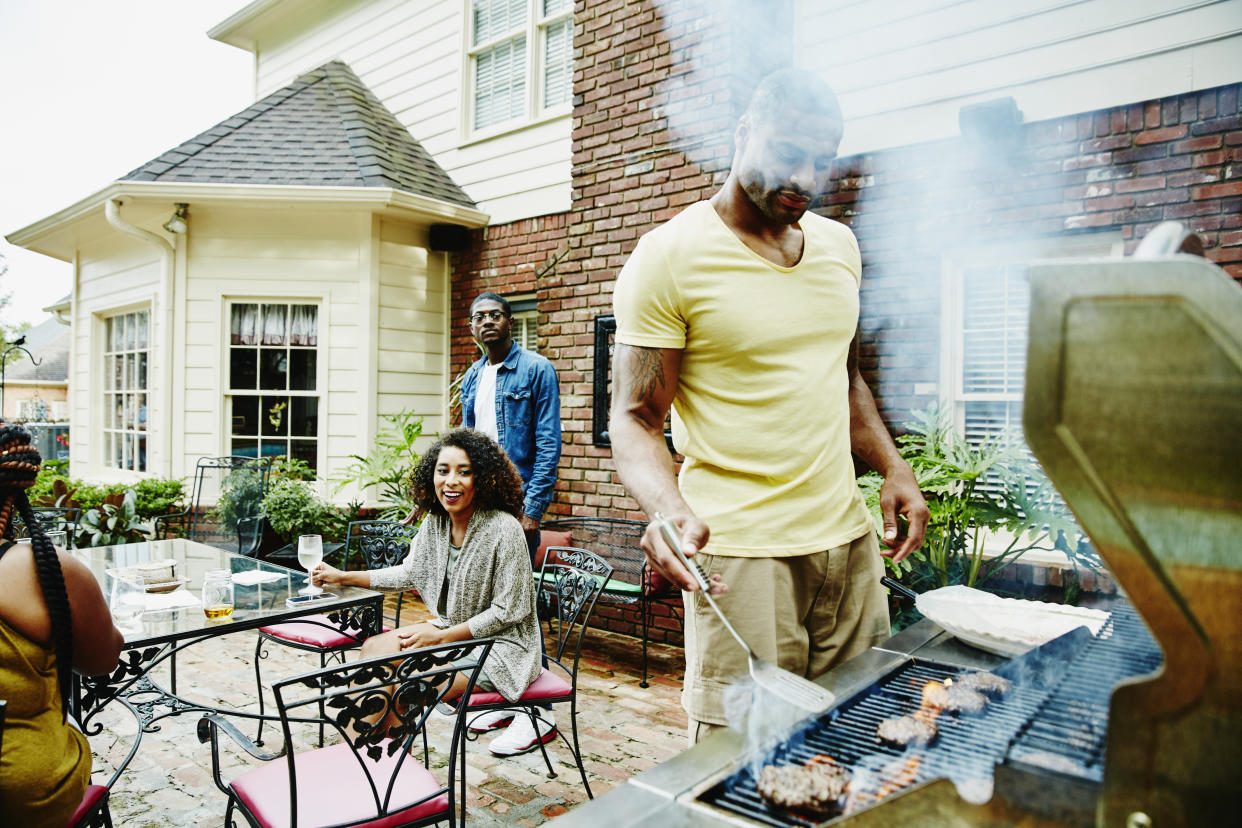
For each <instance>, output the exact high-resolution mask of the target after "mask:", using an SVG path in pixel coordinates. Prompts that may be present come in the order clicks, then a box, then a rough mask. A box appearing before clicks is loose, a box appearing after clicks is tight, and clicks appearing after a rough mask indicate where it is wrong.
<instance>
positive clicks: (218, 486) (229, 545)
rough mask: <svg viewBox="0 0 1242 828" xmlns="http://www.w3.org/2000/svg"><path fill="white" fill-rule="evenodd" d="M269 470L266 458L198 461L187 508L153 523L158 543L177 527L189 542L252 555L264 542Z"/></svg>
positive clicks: (269, 459) (225, 458) (240, 457)
mask: <svg viewBox="0 0 1242 828" xmlns="http://www.w3.org/2000/svg"><path fill="white" fill-rule="evenodd" d="M271 469H272V458H270V457H244V456H239V455H230V456H226V457H200V458H199V459H198V463H197V464H195V467H194V478H193V480H192V481H191V483H190V491H189V492H188V495H189V506H188V508H187V509H186V510H185V511H184V512H179V513H177V514H173V515H161V516H159V517H158V518H156V521H155V524H156V533H157V537H168V536H169V531H170V530H171V529H172V527H174V526H178V527H180V532H181V534H182V536H183V537H185V538H188V539H189V540H193V541H198V542H200V543H205V544H208V545H210V546H215V547H218V548H221V549H228V550H229V551H230V552H237V553H239V554H242V555H253V554H254V553H255V552H257V551H258V548H259V542H260V541H261V540H262V539H263V495H264V493H265V492H266V491H267V483H268V477H269V476H270V474H271ZM213 504H214V507H213Z"/></svg>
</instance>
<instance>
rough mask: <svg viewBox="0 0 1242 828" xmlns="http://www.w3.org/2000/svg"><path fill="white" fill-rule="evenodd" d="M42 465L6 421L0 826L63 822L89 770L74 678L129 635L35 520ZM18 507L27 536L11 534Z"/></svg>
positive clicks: (0, 479)
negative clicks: (72, 717)
mask: <svg viewBox="0 0 1242 828" xmlns="http://www.w3.org/2000/svg"><path fill="white" fill-rule="evenodd" d="M41 462H42V460H41V458H40V457H39V452H38V451H36V450H35V448H34V447H33V446H32V445H31V444H30V432H28V431H26V429H24V428H22V427H21V426H16V425H9V426H4V427H3V428H0V538H3V540H0V584H3V585H4V586H3V588H0V699H4V700H5V701H6V702H7V705H6V708H5V722H4V750H3V752H0V825H13V826H17V825H21V826H27V827H28V828H31V827H37V826H55V828H62V826H64V825H65V823H67V822H68V821H69V817H70V816H72V815H73V812H74V811H75V810H77V807H78V805H79V804H80V803H81V802H82V795H83V793H85V791H86V786H87V784H88V783H89V782H90V777H91V748H90V745H89V744H87V742H86V737H85V736H83V735H82V733H81V731H79V730H78V729H77V728H75V727H73V725H71V724H70V723H69V722H68V720H67V714H68V710H69V679H70V676H71V674H72V671H73V670H78V671H79V672H82V673H86V674H89V675H98V674H101V673H108V672H111V671H112V670H114V669H116V665H117V661H118V660H119V659H120V656H121V646H122V645H123V644H124V639H123V638H122V636H121V632H120V631H119V630H118V629H117V628H116V627H115V626H114V625H113V624H112V616H111V615H110V614H109V612H108V605H107V603H106V602H105V601H104V597H103V592H102V591H101V590H100V589H99V583H98V582H97V581H96V580H95V576H94V575H92V574H91V571H90V570H89V569H87V568H86V565H85V564H83V563H81V562H80V561H78V560H77V559H76V558H74V557H73V556H72V555H71V554H69V553H68V552H58V551H57V550H56V548H55V547H54V546H52V542H51V540H49V539H48V536H47V535H46V534H45V533H44V531H43V528H42V527H41V526H40V525H39V521H38V520H36V519H35V516H34V512H33V511H32V510H31V508H30V501H29V500H28V499H27V498H26V490H27V489H29V488H30V487H31V486H33V485H34V482H35V477H36V476H37V475H38V473H39V464H40V463H41ZM14 514H18V515H21V518H22V521H23V522H24V523H25V524H26V529H27V532H28V533H29V534H30V542H29V543H16V542H15V541H14V540H13V539H12V538H13V530H14V521H13V516H14Z"/></svg>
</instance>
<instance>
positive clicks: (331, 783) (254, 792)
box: [230, 739, 449, 828]
mask: <svg viewBox="0 0 1242 828" xmlns="http://www.w3.org/2000/svg"><path fill="white" fill-rule="evenodd" d="M388 742H389V740H388V739H385V740H384V741H382V742H380V747H381V748H383V749H384V753H383V754H382V755H381V758H380V760H379V761H378V762H372V761H371V760H370V759H368V758H367V756H366V754H365V753H363V754H361V758H362V764H363V765H365V766H366V769H367V775H369V776H370V777H371V779H372V780H373V781H374V783H375V787H376V789H377V790H378V791H379V795H380V797H381V799H382V798H383V796H384V792H385V790H387V788H388V781H389V779H391V777H392V773H393V767H394V766H395V765H396V763H397V760H398V759H400V758H401V751H397V752H396V753H394V754H393V755H392V756H389V755H388V752H387V746H388ZM294 764H295V765H296V766H297V780H298V825H300V826H301V825H305V826H314V825H340V824H348V825H353V824H355V823H357V824H358V825H365V826H367V828H389V826H396V825H404V824H405V823H407V822H412V821H413V820H416V819H421V818H422V817H425V816H429V815H431V814H439V813H447V812H448V805H449V801H448V794H447V793H445V794H441V795H440V796H437V797H435V798H434V799H431V800H428V801H427V802H424V803H423V804H421V805H415V806H414V807H408V808H404V809H401V810H398V811H397V812H396V813H390V814H389V815H388V816H385V817H378V816H376V809H375V800H374V799H373V798H372V794H371V786H370V785H369V784H368V783H367V779H366V777H365V776H363V772H362V767H360V766H359V763H358V759H357V758H356V757H355V754H354V752H353V751H352V750H351V749H350V747H349V745H346V744H336V745H331V746H329V747H325V748H320V749H318V750H311V751H307V752H305V753H299V754H298V755H297V756H296V757H295V759H294ZM230 787H231V788H232V789H233V791H234V792H235V793H236V794H237V797H238V799H240V800H241V801H242V802H243V803H244V804H245V806H246V808H247V809H248V810H249V811H250V813H251V814H253V815H254V817H255V819H257V820H258V821H259V824H260V825H262V826H264V828H278V826H280V827H281V828H283V826H286V825H288V824H289V821H290V820H289V761H288V759H287V758H286V757H281V758H280V759H276V760H273V761H271V762H268V763H266V764H264V765H263V766H262V767H260V768H255V769H254V770H252V771H247V772H246V773H243V774H242V775H241V776H239V777H237V778H236V779H234V780H233V782H232V783H231V784H230ZM440 787H441V785H440V783H439V782H437V781H436V778H435V777H434V776H432V774H431V772H430V771H428V770H427V769H426V768H425V767H423V765H422V763H421V762H420V761H419V760H418V759H417V758H416V757H414V756H406V757H405V761H404V762H403V763H402V764H401V770H399V771H397V781H396V783H395V784H394V786H393V792H392V799H391V800H390V801H391V802H393V803H394V804H395V805H396V806H397V807H400V805H401V804H402V803H409V802H415V801H417V800H419V799H421V798H422V797H424V796H428V795H430V794H432V793H434V792H435V791H437V790H439V788H440ZM368 817H370V818H372V819H371V821H369V822H365V821H363V820H366V819H367V818H368Z"/></svg>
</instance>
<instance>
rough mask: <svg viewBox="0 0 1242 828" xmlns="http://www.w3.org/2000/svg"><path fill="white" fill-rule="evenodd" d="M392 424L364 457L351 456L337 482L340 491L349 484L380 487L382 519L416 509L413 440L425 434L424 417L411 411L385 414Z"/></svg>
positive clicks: (377, 438)
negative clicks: (412, 494) (412, 496)
mask: <svg viewBox="0 0 1242 828" xmlns="http://www.w3.org/2000/svg"><path fill="white" fill-rule="evenodd" d="M383 418H384V419H385V420H387V421H388V422H389V423H390V424H391V426H390V427H389V428H388V429H387V430H385V431H384V432H382V433H380V434H378V435H376V437H375V446H374V448H372V449H371V453H370V454H368V455H366V456H365V457H364V456H362V455H359V454H353V455H350V457H351V459H352V460H353V462H352V463H350V464H349V465H348V466H346V467H345V469H344V479H343V480H341V481H340V482H339V483H338V484H337V491H340V490H341V489H343V488H344V487H345V486H348V485H349V484H350V483H357V484H358V486H359V488H364V489H365V488H367V487H369V486H375V487H377V488H378V489H379V503H380V507H379V513H378V517H379V518H380V519H381V520H401V519H402V518H404V517H405V516H406V515H408V514H409V513H410V511H411V510H412V509H413V508H414V501H413V500H411V499H410V475H411V474H412V473H413V472H414V467H415V466H417V465H418V452H417V451H415V450H414V443H415V441H417V440H418V438H419V437H421V436H422V433H423V418H422V417H420V416H417V415H415V414H414V413H413V412H411V411H399V412H397V413H396V414H385V415H384V417H383Z"/></svg>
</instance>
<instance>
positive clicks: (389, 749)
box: [198, 639, 493, 828]
mask: <svg viewBox="0 0 1242 828" xmlns="http://www.w3.org/2000/svg"><path fill="white" fill-rule="evenodd" d="M492 643H493V641H492V639H475V640H470V641H459V642H455V643H453V644H444V645H438V646H435V647H426V648H422V649H417V650H409V651H406V653H405V654H404V655H402V656H399V657H396V658H394V657H393V656H391V655H385V656H379V657H377V658H372V659H368V660H366V661H353V662H350V663H348V664H344V665H334V666H332V667H328V668H324V669H320V670H316V671H314V672H311V673H306V674H303V675H300V676H296V677H294V678H290V679H286V680H284V681H279V682H277V683H276V684H275V685H274V686H273V691H274V693H275V696H276V709H277V711H278V713H279V716H280V728H281V731H282V733H283V735H284V745H283V746H282V747H281V749H280V750H277V751H274V752H270V753H264V752H262V751H261V749H260V748H259V746H258V745H255V744H254V743H253V742H251V741H250V740H249V739H247V738H246V737H245V736H244V735H242V734H241V732H240V731H238V730H237V728H236V727H234V726H233V725H232V723H230V722H229V721H228V720H227V719H226V718H224V717H222V716H219V715H217V714H211V715H208V716H204V717H203V718H202V719H201V720H200V721H199V726H198V737H199V741H201V742H210V743H211V765H212V776H213V778H214V780H215V783H216V786H217V787H218V788H219V789H220V790H221V791H223V792H224V793H225V794H226V795H227V796H228V800H229V801H228V807H227V810H226V812H225V818H224V821H225V824H226V825H228V824H232V823H231V819H232V815H233V811H234V809H237V810H239V811H240V812H241V814H242V816H243V817H245V819H246V820H247V821H248V822H249V823H250V824H251V825H274V824H278V825H288V826H289V828H297V826H298V825H299V824H301V825H305V824H308V823H309V824H313V825H333V826H372V825H397V824H400V825H428V824H431V823H434V822H441V821H445V820H447V821H448V822H449V824H450V825H456V824H459V823H458V818H459V817H458V812H457V811H458V808H460V809H461V814H460V819H461V822H463V823H464V821H465V802H466V774H465V767H466V766H465V753H464V751H463V750H462V741H463V733H464V730H465V711H464V709H463V710H459V711H458V713H457V716H456V718H455V719H454V724H453V734H452V738H451V740H450V745H449V756H448V763H447V766H446V769H445V771H444V773H445V774H446V776H447V781H446V782H441V781H440V779H438V778H437V777H436V775H435V774H434V773H433V772H432V771H431V770H430V769H429V768H428V767H427V765H426V764H424V762H423V761H422V760H421V759H420V756H419V753H418V752H416V751H415V750H414V746H415V741H416V740H417V739H419V738H421V736H422V733H423V730H424V728H425V727H426V724H427V720H428V717H429V716H430V714H431V711H432V709H433V708H434V707H435V706H436V704H437V703H439V702H441V701H442V700H443V699H444V695H445V692H446V691H447V690H448V687H449V685H450V684H452V682H453V680H454V679H455V678H456V677H457V676H459V675H461V676H465V677H466V692H467V693H469V692H471V691H472V690H473V688H474V683H475V681H476V680H477V679H478V675H479V669H480V667H481V665H482V664H483V661H484V660H485V659H486V657H487V654H488V652H490V650H491V646H492ZM323 711H327V712H326V713H325V712H323ZM294 724H296V725H300V726H305V725H315V724H322V725H324V726H326V727H329V728H330V729H331V730H332V731H333V732H334V733H335V736H336V739H335V740H334V743H333V744H330V745H328V746H326V747H318V748H312V749H308V750H303V751H297V750H295V749H294V730H293V727H292V725H294ZM220 732H224V733H225V734H226V735H227V736H229V737H230V738H231V739H233V740H234V741H235V742H236V743H237V744H238V745H240V746H241V747H242V748H243V749H245V750H246V751H247V752H248V753H250V754H251V755H252V756H254V757H255V758H257V759H260V760H262V761H264V762H266V763H267V764H265V765H263V766H260V767H257V768H254V769H252V770H248V771H245V772H243V773H241V774H239V775H238V776H236V777H234V778H233V779H231V780H230V781H228V782H227V783H226V782H225V781H224V780H223V779H222V778H221V774H220V752H219V734H220ZM280 760H283V761H280ZM433 764H434V763H433Z"/></svg>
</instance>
